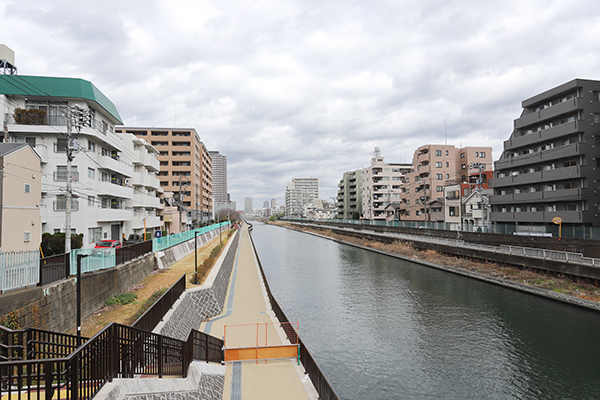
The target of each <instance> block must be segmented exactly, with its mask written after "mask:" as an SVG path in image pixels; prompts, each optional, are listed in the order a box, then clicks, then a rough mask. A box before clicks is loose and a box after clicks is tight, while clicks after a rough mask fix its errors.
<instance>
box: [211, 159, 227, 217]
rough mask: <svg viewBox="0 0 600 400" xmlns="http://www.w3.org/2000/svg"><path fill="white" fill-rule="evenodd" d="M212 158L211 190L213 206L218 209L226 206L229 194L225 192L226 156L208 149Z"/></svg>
mask: <svg viewBox="0 0 600 400" xmlns="http://www.w3.org/2000/svg"><path fill="white" fill-rule="evenodd" d="M208 154H209V155H210V158H211V160H212V192H213V201H214V204H213V208H214V210H215V211H218V210H219V209H221V208H228V207H227V206H228V204H229V202H230V200H229V194H228V193H227V156H225V155H223V154H221V153H219V152H218V151H209V152H208Z"/></svg>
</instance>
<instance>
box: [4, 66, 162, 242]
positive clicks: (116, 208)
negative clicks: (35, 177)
mask: <svg viewBox="0 0 600 400" xmlns="http://www.w3.org/2000/svg"><path fill="white" fill-rule="evenodd" d="M0 115H2V117H3V119H4V121H5V126H6V135H5V136H6V137H5V138H4V141H5V142H12V143H28V144H29V145H30V146H31V147H32V148H34V149H35V151H36V152H37V154H38V155H39V156H40V158H41V163H42V164H41V165H42V166H41V171H40V172H41V176H42V186H41V191H42V200H41V203H40V214H41V221H42V233H46V232H48V233H54V232H64V231H65V228H66V217H65V214H66V196H65V193H66V187H67V182H66V180H67V141H68V140H67V133H68V132H69V130H68V127H67V120H68V119H69V118H71V120H72V121H73V123H72V124H71V126H72V128H71V133H70V134H71V137H72V139H73V140H72V143H73V146H72V147H73V148H74V149H75V150H74V151H73V152H72V155H73V158H72V162H71V188H72V190H71V192H72V201H71V224H70V226H71V232H72V233H83V234H84V240H83V241H84V247H93V246H94V244H95V243H96V242H98V241H99V240H101V239H122V238H123V237H124V236H127V235H129V234H130V233H132V232H134V230H136V229H137V230H138V231H139V229H140V223H139V218H137V219H136V221H135V222H134V213H135V210H136V209H137V210H138V212H139V211H141V209H142V208H144V209H145V210H146V209H148V210H150V216H152V211H151V210H157V209H159V205H158V204H159V201H160V200H154V197H156V193H157V192H156V186H154V183H153V182H150V178H148V183H147V184H146V177H147V176H148V177H149V176H150V175H151V171H154V168H155V164H154V162H153V161H150V158H151V155H150V154H148V148H147V147H145V151H146V153H145V155H144V156H143V158H142V159H141V160H146V156H147V157H148V160H147V162H146V161H140V157H141V156H142V155H141V153H139V154H137V153H136V150H134V148H135V146H136V144H135V143H134V148H130V146H129V145H128V143H129V142H127V140H126V139H125V138H124V137H123V136H121V135H120V134H117V133H115V125H118V124H122V120H121V117H120V115H119V113H118V111H117V109H116V107H115V105H114V104H113V103H112V102H111V101H110V100H109V99H108V98H107V97H106V96H105V95H104V94H103V93H102V92H100V90H98V89H97V88H96V87H95V86H94V85H93V84H92V83H91V82H88V81H85V80H82V79H75V78H54V77H43V76H23V75H0ZM132 143H133V142H132ZM138 145H140V144H138ZM138 150H140V151H141V149H139V148H138ZM153 154H154V153H152V155H153ZM134 164H135V165H136V167H137V166H140V165H143V168H141V169H140V171H142V169H143V170H144V171H142V172H143V174H142V175H136V174H135V173H134ZM134 183H135V185H134ZM134 186H135V187H136V188H137V189H134ZM141 187H144V188H145V189H144V190H141V189H140V188H141ZM152 189H154V190H152ZM139 190H141V192H140V191H139ZM134 193H137V194H140V196H138V197H137V198H136V199H135V200H134ZM142 194H143V195H145V196H148V197H149V198H150V200H147V199H145V198H142ZM157 201H158V203H157ZM134 205H135V207H134ZM146 205H148V206H147V207H146ZM145 212H146V211H144V214H145ZM155 212H156V211H155ZM147 222H148V220H147ZM152 223H153V224H154V223H156V220H154V221H152ZM134 227H135V228H134Z"/></svg>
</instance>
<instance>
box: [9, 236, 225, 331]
mask: <svg viewBox="0 0 600 400" xmlns="http://www.w3.org/2000/svg"><path fill="white" fill-rule="evenodd" d="M224 232H226V231H224ZM218 234H219V233H218V231H217V232H216V233H215V231H211V232H207V233H205V234H203V235H200V236H198V247H201V246H202V245H203V244H205V243H206V242H208V241H209V240H211V239H213V238H214V237H216V236H218ZM193 250H194V239H192V240H188V241H187V242H184V243H181V244H179V245H177V246H173V247H171V248H168V249H165V250H164V251H162V252H157V253H148V254H145V255H143V256H141V257H138V258H136V259H134V260H131V261H129V262H127V263H125V264H120V265H117V266H116V267H113V268H107V269H102V270H98V271H93V272H88V273H85V274H83V275H82V276H81V318H82V320H83V319H85V318H87V317H89V316H91V315H92V314H93V313H94V312H95V311H96V310H97V309H98V308H99V307H101V306H102V305H103V304H104V303H105V302H106V301H107V300H108V299H110V298H111V297H113V296H115V295H117V294H119V293H123V292H125V291H127V289H129V288H130V287H131V286H133V285H135V284H137V283H138V282H140V281H141V280H142V279H144V278H145V277H146V276H148V275H149V274H150V273H151V272H152V271H153V270H155V269H157V268H166V267H168V266H170V265H171V264H173V263H175V262H176V261H178V260H180V259H181V258H183V257H185V256H186V255H188V254H190V253H191V252H192V251H193ZM225 290H227V289H226V288H225ZM223 297H224V295H223ZM0 317H4V318H9V319H11V320H14V321H16V322H17V323H18V325H19V326H20V327H32V328H39V329H44V330H48V331H53V332H63V333H64V332H69V331H73V330H74V329H75V328H76V327H77V279H76V277H71V278H69V279H65V280H62V281H58V282H53V283H51V284H49V285H46V286H43V287H33V288H27V289H22V290H15V291H11V292H7V293H3V294H0Z"/></svg>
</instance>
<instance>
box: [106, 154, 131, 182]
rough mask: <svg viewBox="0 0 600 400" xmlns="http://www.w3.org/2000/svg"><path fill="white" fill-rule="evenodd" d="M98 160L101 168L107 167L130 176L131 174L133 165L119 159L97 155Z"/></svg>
mask: <svg viewBox="0 0 600 400" xmlns="http://www.w3.org/2000/svg"><path fill="white" fill-rule="evenodd" d="M98 162H99V164H101V165H102V168H104V169H109V170H111V171H114V172H117V173H119V174H121V175H125V176H129V177H130V176H131V175H132V174H133V166H132V165H130V164H127V163H124V162H122V161H119V160H115V159H114V158H112V157H109V156H98Z"/></svg>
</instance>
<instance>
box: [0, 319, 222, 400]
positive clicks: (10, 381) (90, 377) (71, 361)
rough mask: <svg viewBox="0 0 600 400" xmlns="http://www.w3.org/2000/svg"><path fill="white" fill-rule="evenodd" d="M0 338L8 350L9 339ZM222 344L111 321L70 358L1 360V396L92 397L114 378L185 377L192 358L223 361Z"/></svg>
mask: <svg viewBox="0 0 600 400" xmlns="http://www.w3.org/2000/svg"><path fill="white" fill-rule="evenodd" d="M0 337H1V338H2V342H1V343H0V344H2V345H5V346H6V345H7V343H5V342H4V339H5V338H4V335H1V336H0ZM11 338H13V336H10V337H8V340H10V339H11ZM222 346H223V341H222V340H220V339H217V338H214V337H212V336H209V335H206V334H204V333H202V332H198V331H195V330H192V331H191V332H190V335H189V336H188V339H187V340H186V341H182V340H177V339H173V338H170V337H167V336H162V335H158V334H155V333H152V332H147V331H143V330H140V329H136V328H132V327H128V326H124V325H120V324H116V323H111V324H110V325H108V326H107V327H105V328H104V329H103V330H102V331H100V332H98V333H97V334H96V335H95V336H94V337H93V338H91V339H89V340H87V341H86V342H85V343H82V344H81V345H80V346H78V347H77V348H76V350H75V351H73V352H71V353H70V354H68V355H66V356H65V355H62V353H57V354H59V355H61V357H57V358H44V359H34V360H31V359H21V360H15V359H12V360H10V361H5V362H0V393H1V394H2V395H5V394H6V395H7V396H8V397H7V398H22V397H23V396H27V398H41V397H44V398H46V399H50V398H53V397H54V396H56V397H57V398H61V399H73V400H78V399H91V398H92V397H94V396H95V395H96V394H97V393H98V391H99V390H100V389H101V388H102V387H103V386H104V385H105V384H106V383H107V382H109V381H112V380H113V379H114V378H132V377H134V376H136V375H142V374H143V375H158V377H162V376H163V375H181V376H184V377H185V376H186V375H187V371H188V368H189V364H190V362H191V361H192V360H201V361H216V362H222V361H223V350H222ZM65 349H67V347H65ZM41 354H42V353H40V355H41ZM46 355H49V354H47V353H46ZM57 392H58V395H57ZM23 398H24V397H23Z"/></svg>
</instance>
